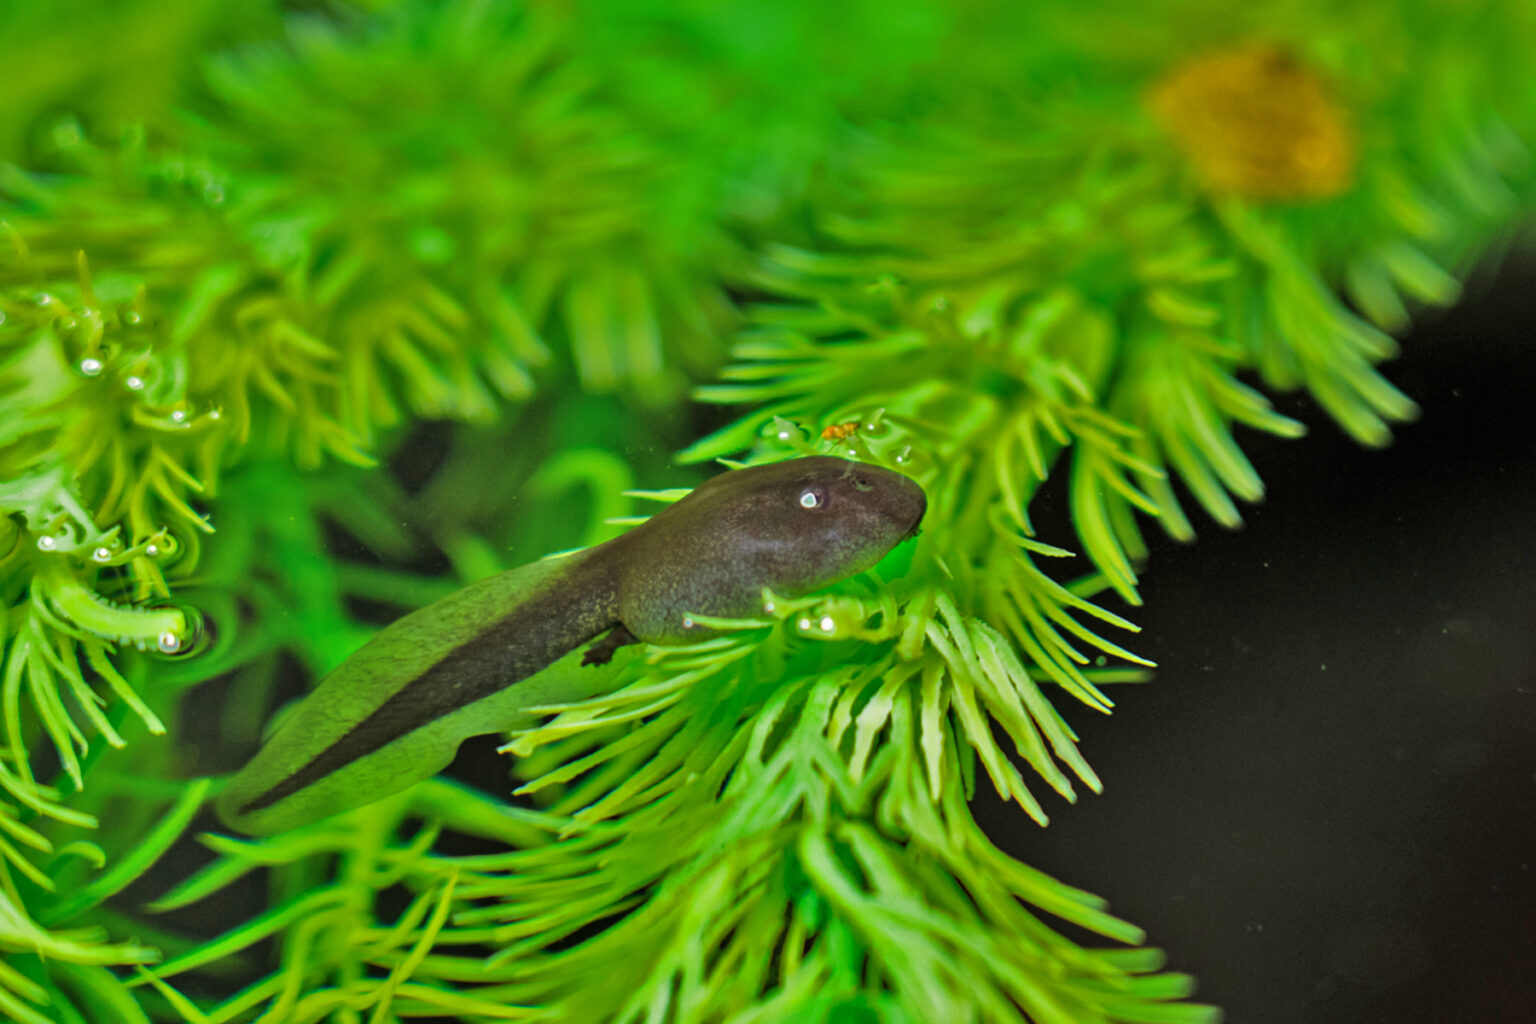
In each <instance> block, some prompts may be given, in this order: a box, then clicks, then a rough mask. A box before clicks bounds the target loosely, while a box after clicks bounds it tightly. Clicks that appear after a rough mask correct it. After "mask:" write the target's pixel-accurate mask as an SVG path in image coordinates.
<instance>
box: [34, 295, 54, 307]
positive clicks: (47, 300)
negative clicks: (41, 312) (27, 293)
mask: <svg viewBox="0 0 1536 1024" xmlns="http://www.w3.org/2000/svg"><path fill="white" fill-rule="evenodd" d="M32 301H33V302H35V303H37V304H38V305H39V306H51V305H53V296H52V295H49V294H48V293H47V292H38V293H37V294H36V295H34V296H32Z"/></svg>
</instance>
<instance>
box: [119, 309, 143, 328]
mask: <svg viewBox="0 0 1536 1024" xmlns="http://www.w3.org/2000/svg"><path fill="white" fill-rule="evenodd" d="M143 320H144V318H143V317H142V316H140V315H139V314H138V312H137V311H136V310H132V309H130V310H129V311H128V312H126V313H124V314H123V323H125V324H128V325H129V326H137V325H139V324H140V323H142V322H143Z"/></svg>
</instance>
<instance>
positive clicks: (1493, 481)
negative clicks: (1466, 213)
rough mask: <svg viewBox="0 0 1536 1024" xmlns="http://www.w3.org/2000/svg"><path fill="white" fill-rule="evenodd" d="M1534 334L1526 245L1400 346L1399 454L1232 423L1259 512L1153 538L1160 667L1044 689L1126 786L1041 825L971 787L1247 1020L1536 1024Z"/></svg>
mask: <svg viewBox="0 0 1536 1024" xmlns="http://www.w3.org/2000/svg"><path fill="white" fill-rule="evenodd" d="M1533 334H1536V260H1533V259H1531V258H1529V257H1527V258H1525V259H1524V260H1520V261H1514V262H1511V263H1509V264H1508V265H1506V266H1505V267H1504V268H1503V270H1502V271H1500V272H1499V273H1497V274H1493V273H1485V274H1484V275H1482V278H1481V279H1479V280H1475V281H1474V282H1473V284H1472V286H1471V287H1470V289H1469V293H1468V295H1467V296H1466V297H1465V298H1464V300H1463V302H1462V304H1461V305H1460V306H1459V307H1458V308H1456V309H1455V310H1453V311H1451V312H1449V313H1444V314H1438V315H1435V314H1431V315H1430V316H1429V317H1428V318H1426V321H1425V324H1424V326H1422V327H1421V328H1420V329H1419V330H1418V331H1417V332H1416V333H1414V334H1413V335H1411V336H1410V337H1408V338H1406V339H1404V342H1403V355H1402V356H1401V357H1400V358H1399V359H1398V360H1396V361H1394V362H1392V363H1390V364H1388V365H1387V367H1386V369H1385V372H1386V375H1387V376H1388V377H1389V379H1391V380H1392V381H1393V382H1394V383H1395V384H1397V385H1398V386H1399V387H1400V388H1402V389H1403V390H1404V391H1405V392H1407V393H1408V394H1409V395H1410V396H1412V397H1413V398H1414V399H1415V400H1416V401H1417V402H1419V404H1420V406H1421V407H1422V409H1423V416H1422V418H1421V419H1420V420H1419V421H1418V422H1417V423H1414V424H1409V425H1406V426H1403V427H1401V428H1399V429H1398V430H1397V439H1396V441H1395V442H1394V444H1393V445H1392V446H1391V447H1390V448H1388V449H1386V450H1381V451H1371V450H1365V449H1362V448H1359V447H1357V446H1356V445H1355V444H1353V443H1352V442H1351V441H1349V440H1348V439H1347V438H1346V437H1344V436H1343V435H1342V434H1341V433H1340V432H1339V430H1338V429H1337V428H1336V427H1335V426H1333V425H1332V423H1331V422H1329V421H1328V420H1327V419H1326V417H1325V416H1323V415H1322V414H1321V413H1320V412H1319V411H1318V410H1317V408H1316V407H1315V406H1314V405H1312V404H1311V403H1309V402H1307V401H1304V400H1301V399H1296V398H1292V399H1289V400H1281V401H1280V402H1279V403H1278V405H1279V407H1280V408H1281V411H1283V412H1286V413H1288V414H1290V415H1293V416H1296V417H1297V418H1299V419H1302V420H1303V421H1305V422H1306V423H1307V425H1308V427H1309V428H1310V433H1309V436H1308V437H1306V438H1304V439H1302V440H1300V441H1294V442H1282V441H1273V440H1270V439H1266V438H1260V437H1257V436H1256V435H1253V434H1252V433H1251V432H1250V433H1246V434H1242V435H1240V438H1239V439H1240V441H1242V442H1243V444H1244V446H1245V448H1246V450H1247V451H1248V452H1249V453H1250V455H1251V456H1252V457H1253V459H1254V462H1255V464H1256V465H1257V467H1258V469H1259V472H1260V474H1261V476H1262V477H1263V478H1264V480H1265V482H1266V484H1267V485H1268V498H1267V500H1266V501H1265V503H1264V504H1262V505H1260V506H1257V507H1250V508H1248V509H1246V510H1245V516H1246V518H1247V526H1246V527H1245V528H1244V529H1243V530H1241V531H1239V532H1236V533H1230V532H1226V531H1223V530H1222V529H1220V528H1219V527H1217V526H1215V525H1214V524H1213V523H1211V522H1210V521H1209V520H1204V521H1203V522H1201V521H1199V520H1197V522H1196V528H1197V529H1198V530H1199V531H1200V539H1199V541H1198V542H1197V543H1195V544H1193V545H1190V546H1182V545H1177V544H1173V543H1170V542H1168V541H1166V539H1163V538H1160V537H1159V538H1158V543H1155V545H1154V550H1153V554H1152V558H1151V560H1150V563H1149V566H1148V571H1147V573H1146V575H1145V577H1144V582H1145V586H1144V588H1143V596H1144V597H1145V599H1146V606H1145V607H1144V608H1140V609H1134V610H1131V611H1129V612H1128V613H1127V614H1129V615H1130V617H1131V618H1132V619H1133V620H1134V621H1136V622H1138V623H1139V624H1140V625H1141V626H1142V627H1143V630H1144V632H1143V634H1142V635H1141V636H1139V637H1136V638H1135V639H1134V642H1132V643H1131V646H1132V647H1133V649H1135V650H1136V651H1137V652H1138V653H1141V654H1144V655H1146V656H1148V657H1151V658H1153V659H1155V660H1156V661H1157V662H1158V663H1159V665H1160V666H1161V667H1160V669H1159V671H1158V673H1157V678H1156V680H1155V681H1154V682H1153V683H1152V684H1151V685H1146V686H1123V687H1119V688H1116V689H1115V690H1113V691H1112V692H1111V696H1112V697H1114V698H1115V699H1116V700H1117V702H1118V705H1119V706H1118V708H1117V710H1116V712H1115V713H1114V715H1113V716H1111V717H1107V718H1106V717H1102V716H1099V715H1097V714H1095V713H1093V712H1089V711H1086V710H1085V709H1082V708H1080V707H1066V706H1065V705H1068V704H1072V703H1073V702H1072V701H1071V700H1070V699H1067V700H1063V699H1062V698H1061V695H1059V694H1053V695H1052V696H1054V697H1056V698H1057V703H1058V705H1060V706H1063V710H1064V712H1065V713H1066V714H1067V715H1068V717H1069V721H1070V722H1071V723H1072V724H1073V726H1074V727H1075V728H1077V729H1078V731H1079V733H1080V735H1081V737H1082V747H1083V750H1084V753H1085V754H1086V756H1087V757H1088V759H1089V761H1090V762H1091V763H1092V764H1093V766H1094V768H1095V769H1096V770H1097V771H1098V772H1099V774H1100V776H1101V777H1102V778H1103V779H1104V782H1105V786H1106V791H1105V793H1104V795H1102V796H1099V797H1094V796H1092V795H1091V794H1090V795H1085V796H1084V797H1083V798H1082V799H1081V800H1080V801H1079V803H1078V805H1077V806H1075V807H1072V806H1068V805H1066V804H1065V803H1063V802H1062V801H1060V800H1056V799H1054V798H1051V799H1048V800H1047V801H1046V809H1047V811H1048V812H1049V813H1050V814H1051V816H1052V819H1053V821H1052V824H1051V826H1050V827H1049V828H1047V829H1045V830H1040V829H1038V828H1036V827H1035V826H1033V825H1032V824H1031V823H1030V822H1029V821H1028V819H1026V818H1025V817H1024V815H1023V813H1022V812H1021V811H1019V810H1018V808H1017V807H1013V806H1004V805H1002V804H1001V803H1000V802H999V801H998V800H997V798H996V795H995V794H993V793H991V792H990V791H989V790H988V789H987V784H986V783H985V782H983V783H982V784H981V785H980V787H979V792H978V801H977V802H978V808H977V810H978V814H979V815H980V817H981V818H982V821H983V823H984V824H985V825H986V826H987V827H988V829H989V831H990V832H991V833H992V835H993V836H994V837H996V839H997V840H998V842H999V843H1000V844H1001V845H1002V846H1004V848H1005V849H1007V850H1009V851H1010V852H1012V853H1014V854H1015V855H1017V856H1019V857H1020V858H1022V859H1023V860H1025V861H1026V862H1028V863H1030V864H1032V865H1034V866H1036V867H1039V868H1042V869H1044V870H1046V871H1048V872H1051V873H1052V874H1054V875H1056V876H1057V877H1059V878H1061V879H1062V880H1063V881H1066V882H1068V883H1071V884H1073V885H1078V886H1082V887H1084V888H1087V889H1089V890H1090V891H1092V892H1095V893H1098V894H1099V895H1101V896H1104V897H1107V898H1108V899H1109V900H1110V903H1111V910H1112V911H1113V912H1115V913H1116V914H1118V915H1120V916H1122V917H1124V918H1126V919H1128V920H1130V921H1132V922H1134V923H1136V924H1138V925H1141V926H1142V927H1144V928H1146V929H1147V931H1148V935H1149V939H1148V941H1149V942H1150V943H1152V944H1155V945H1158V946H1161V947H1163V948H1165V949H1167V950H1168V951H1169V955H1170V965H1171V966H1172V967H1173V968H1175V969H1178V970H1185V971H1189V972H1191V973H1193V974H1194V975H1195V976H1196V977H1197V978H1198V980H1199V982H1200V987H1199V991H1198V998H1199V1000H1200V1001H1202V1002H1211V1003H1215V1004H1217V1005H1219V1006H1222V1007H1224V1008H1225V1009H1226V1011H1227V1020H1228V1021H1230V1022H1234V1024H1237V1022H1242V1024H1297V1022H1303V1021H1305V1022H1308V1024H1328V1022H1351V1024H1352V1022H1357V1021H1358V1022H1371V1024H1416V1022H1422V1021H1442V1022H1449V1024H1460V1022H1479V1024H1482V1022H1495V1024H1497V1022H1504V1021H1515V1022H1522V1024H1524V1022H1531V1021H1536V869H1533V864H1536V459H1533V458H1532V456H1533V454H1536V415H1533V413H1532V411H1531V410H1532V404H1533V401H1536V345H1533ZM1188 507H1190V508H1193V507H1194V506H1193V502H1190V503H1188ZM1047 539H1050V538H1047ZM1112 606H1113V605H1112ZM1117 610H1121V609H1118V608H1117ZM1038 788H1039V789H1040V790H1044V789H1045V787H1044V786H1041V787H1038ZM1046 795H1047V796H1048V795H1049V794H1048V793H1047V794H1046ZM1095 944H1099V945H1102V944H1105V943H1104V942H1103V940H1100V941H1099V942H1097V943H1095Z"/></svg>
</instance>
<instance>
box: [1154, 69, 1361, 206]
mask: <svg viewBox="0 0 1536 1024" xmlns="http://www.w3.org/2000/svg"><path fill="white" fill-rule="evenodd" d="M1146 102H1147V107H1148V109H1149V110H1150V111H1151V113H1152V116H1153V118H1154V119H1155V120H1156V121H1157V123H1158V124H1159V125H1161V126H1162V128H1163V130H1164V131H1166V132H1167V133H1168V134H1169V135H1170V136H1172V137H1173V139H1174V141H1175V142H1177V143H1178V146H1179V149H1180V150H1181V151H1182V152H1183V153H1184V155H1185V157H1186V158H1187V159H1188V160H1189V162H1190V164H1191V166H1192V167H1193V168H1194V170H1195V173H1196V174H1197V175H1198V176H1199V178H1200V180H1201V181H1202V182H1203V183H1204V184H1205V186H1206V187H1207V188H1209V189H1210V190H1211V191H1212V192H1219V193H1223V194H1228V195H1240V196H1248V197H1251V198H1255V199H1292V200H1297V199H1328V198H1331V197H1333V196H1336V195H1339V194H1341V193H1343V192H1345V191H1347V190H1348V189H1349V187H1350V185H1351V184H1352V183H1353V182H1354V175H1355V164H1356V157H1357V153H1356V148H1357V147H1356V140H1355V135H1354V130H1353V126H1352V124H1351V123H1350V119H1349V117H1348V114H1347V112H1346V111H1345V110H1344V109H1343V108H1342V107H1341V106H1340V105H1339V104H1338V103H1337V102H1336V101H1335V99H1334V98H1333V97H1332V96H1331V95H1330V94H1329V90H1328V88H1327V83H1326V82H1325V81H1324V80H1323V78H1322V76H1321V75H1319V74H1318V73H1317V72H1316V71H1315V70H1313V69H1312V68H1310V67H1307V66H1306V65H1304V64H1302V63H1301V62H1300V61H1298V60H1297V59H1296V58H1295V57H1294V56H1293V55H1292V54H1291V53H1290V52H1289V51H1288V50H1285V49H1282V48H1280V47H1278V46H1274V45H1271V44H1256V45H1250V46H1245V47H1242V48H1240V49H1236V50H1228V51H1223V52H1219V53H1214V54H1208V55H1206V56H1202V57H1196V58H1194V59H1192V60H1188V61H1185V62H1184V63H1183V64H1180V65H1179V66H1177V67H1175V68H1173V69H1172V70H1171V71H1169V72H1168V73H1167V74H1166V75H1164V76H1163V77H1162V78H1160V79H1159V80H1158V81H1156V82H1155V83H1153V85H1152V87H1151V88H1150V89H1148V91H1147V97H1146Z"/></svg>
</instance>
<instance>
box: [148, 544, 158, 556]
mask: <svg viewBox="0 0 1536 1024" xmlns="http://www.w3.org/2000/svg"><path fill="white" fill-rule="evenodd" d="M144 553H145V554H146V555H148V556H149V557H150V558H154V557H155V556H156V555H158V554H159V553H160V545H158V544H146V545H144Z"/></svg>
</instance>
